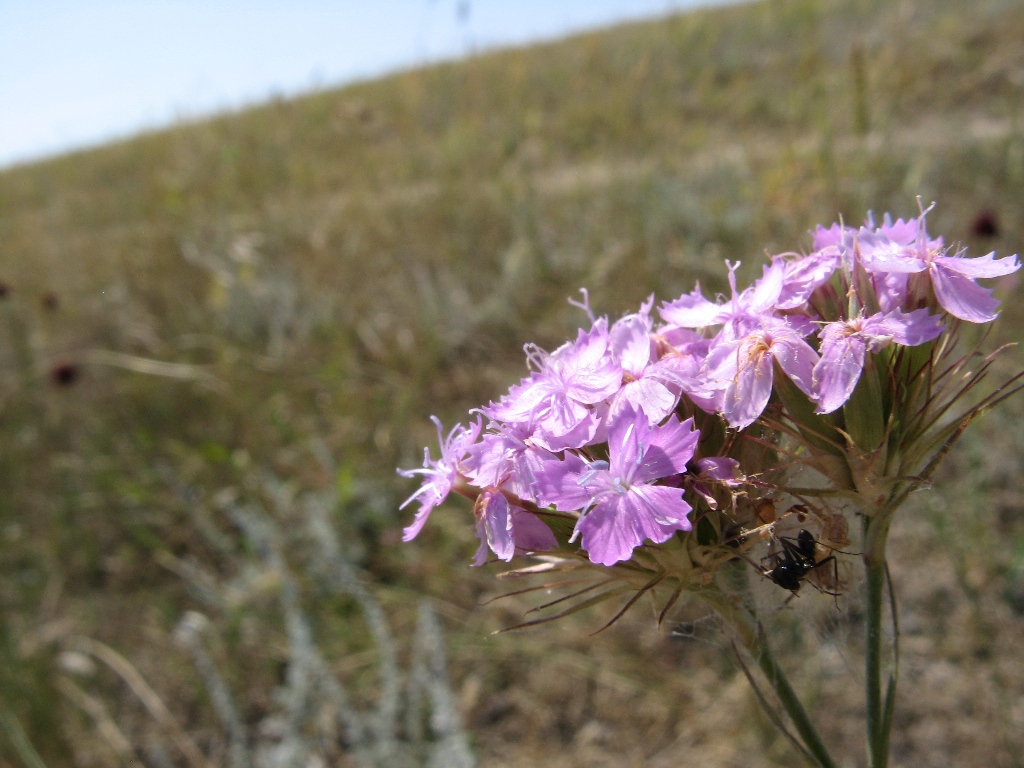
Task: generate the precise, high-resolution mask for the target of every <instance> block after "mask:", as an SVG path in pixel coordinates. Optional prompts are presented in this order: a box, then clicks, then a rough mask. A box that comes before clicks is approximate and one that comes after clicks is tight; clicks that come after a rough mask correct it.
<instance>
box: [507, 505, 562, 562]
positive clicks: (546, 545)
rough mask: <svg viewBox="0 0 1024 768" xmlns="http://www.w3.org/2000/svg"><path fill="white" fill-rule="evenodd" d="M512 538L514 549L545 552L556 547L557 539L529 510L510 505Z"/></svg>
mask: <svg viewBox="0 0 1024 768" xmlns="http://www.w3.org/2000/svg"><path fill="white" fill-rule="evenodd" d="M512 539H513V540H514V541H515V545H516V550H517V551H522V552H547V551H549V550H552V549H557V548H558V540H557V539H556V538H555V534H553V533H552V532H551V529H550V528H548V527H547V525H546V524H545V523H544V521H543V520H541V519H540V518H539V517H537V516H536V515H535V514H533V513H531V512H527V511H526V510H525V509H520V508H519V507H512Z"/></svg>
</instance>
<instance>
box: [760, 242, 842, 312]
mask: <svg viewBox="0 0 1024 768" xmlns="http://www.w3.org/2000/svg"><path fill="white" fill-rule="evenodd" d="M838 266H839V254H838V253H837V252H825V253H812V254H811V255H810V256H805V257H804V258H801V259H796V260H794V261H791V262H789V263H788V264H786V272H785V280H784V282H783V286H782V291H781V292H780V294H779V299H778V301H777V302H776V304H775V306H776V307H777V308H778V309H797V308H799V307H802V306H803V305H804V304H806V303H807V300H808V299H809V298H810V297H811V294H812V293H814V291H815V290H817V289H818V288H820V287H821V286H822V285H824V284H825V283H827V282H828V281H829V279H830V278H831V277H832V273H833V272H835V271H836V269H837V268H838Z"/></svg>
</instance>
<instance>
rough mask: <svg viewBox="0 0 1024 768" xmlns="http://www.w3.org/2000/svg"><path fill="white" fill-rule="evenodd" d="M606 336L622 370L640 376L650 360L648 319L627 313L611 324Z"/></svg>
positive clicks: (636, 376)
mask: <svg viewBox="0 0 1024 768" xmlns="http://www.w3.org/2000/svg"><path fill="white" fill-rule="evenodd" d="M608 338H609V342H610V347H611V351H612V354H613V355H614V356H615V357H616V358H617V359H618V361H619V364H620V365H621V366H622V370H623V371H625V372H627V373H629V374H631V375H632V376H634V377H635V378H640V376H642V375H643V371H644V368H646V367H647V364H648V363H649V362H650V361H651V335H650V323H649V321H648V320H647V319H646V318H644V317H643V316H641V315H627V316H626V317H624V318H622V319H621V320H619V321H618V322H617V323H615V325H614V326H612V329H611V331H610V332H609V334H608Z"/></svg>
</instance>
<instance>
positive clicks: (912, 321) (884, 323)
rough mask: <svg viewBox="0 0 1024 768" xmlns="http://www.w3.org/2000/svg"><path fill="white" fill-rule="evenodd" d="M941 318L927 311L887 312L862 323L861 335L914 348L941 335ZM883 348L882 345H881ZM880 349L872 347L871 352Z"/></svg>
mask: <svg viewBox="0 0 1024 768" xmlns="http://www.w3.org/2000/svg"><path fill="white" fill-rule="evenodd" d="M942 329H943V325H942V318H940V317H939V316H938V315H932V314H929V313H928V310H927V309H916V310H914V311H913V312H899V311H896V312H888V313H884V314H883V313H879V314H877V315H872V316H871V317H869V318H868V319H867V320H865V321H864V326H863V328H862V330H861V333H862V334H865V335H869V336H872V337H875V338H878V337H884V338H885V339H887V340H888V339H891V340H892V341H895V342H896V343H897V344H902V345H903V346H905V347H916V346H917V345H918V344H924V343H925V342H926V341H931V340H932V339H934V338H937V337H938V336H939V334H941V333H942ZM883 346H884V345H883ZM880 348H881V347H875V346H872V349H873V350H876V349H880Z"/></svg>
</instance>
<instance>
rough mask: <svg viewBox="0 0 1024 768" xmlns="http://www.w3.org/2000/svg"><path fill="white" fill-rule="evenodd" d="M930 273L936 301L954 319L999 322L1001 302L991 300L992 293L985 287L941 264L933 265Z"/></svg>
mask: <svg viewBox="0 0 1024 768" xmlns="http://www.w3.org/2000/svg"><path fill="white" fill-rule="evenodd" d="M931 273H932V287H933V288H934V289H935V298H936V299H937V300H938V302H939V304H940V305H941V306H942V308H943V309H944V310H946V311H947V312H949V314H951V315H953V317H959V318H960V319H961V320H966V321H967V322H969V323H987V322H990V321H992V320H995V319H996V317H997V315H998V313H997V312H996V309H997V308H998V307H999V302H998V301H997V300H996V299H993V298H992V291H990V290H989V289H988V288H982V287H981V286H980V285H978V284H977V283H975V282H974V281H973V280H972V279H971V278H969V277H965V276H964V275H963V274H962V273H961V272H954V271H952V270H950V269H948V268H946V267H945V266H944V265H942V264H938V263H936V264H933V265H932V270H931Z"/></svg>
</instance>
